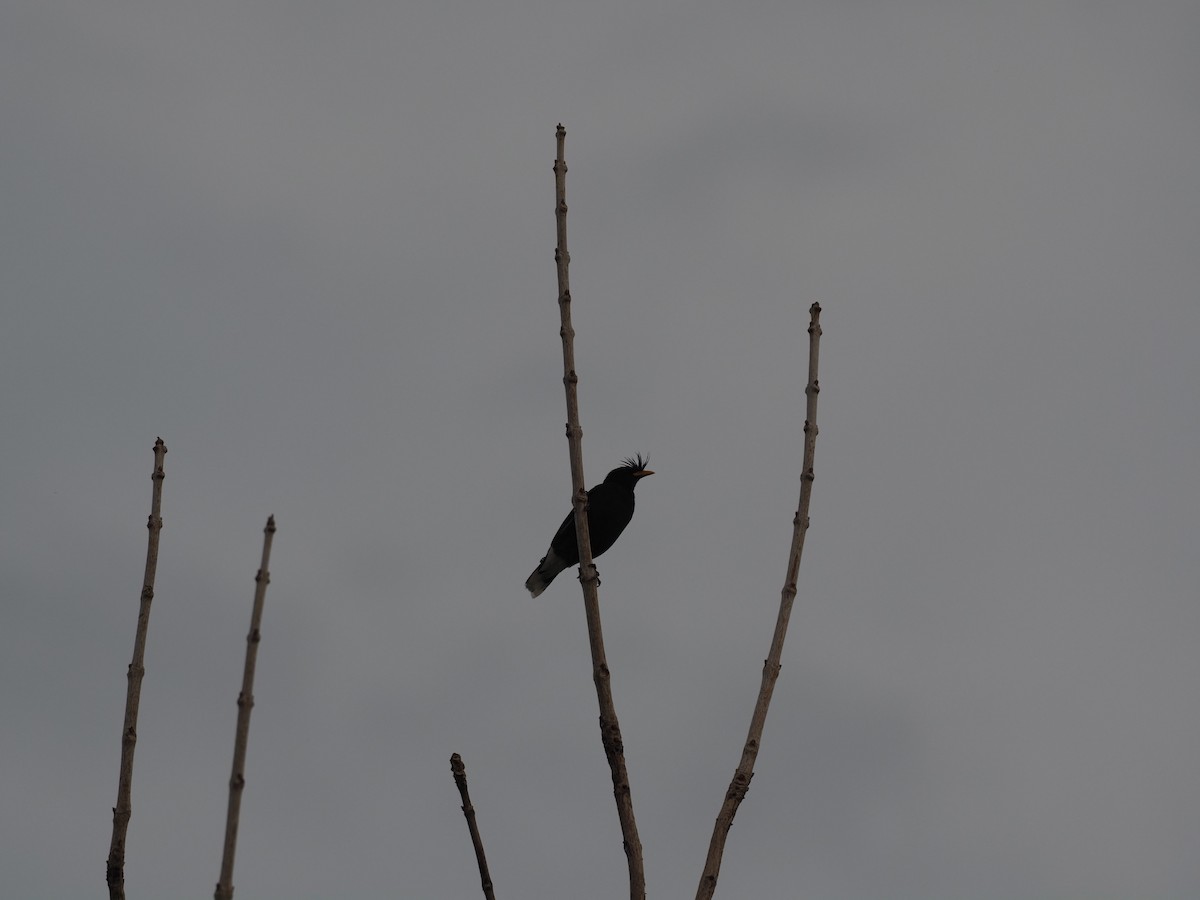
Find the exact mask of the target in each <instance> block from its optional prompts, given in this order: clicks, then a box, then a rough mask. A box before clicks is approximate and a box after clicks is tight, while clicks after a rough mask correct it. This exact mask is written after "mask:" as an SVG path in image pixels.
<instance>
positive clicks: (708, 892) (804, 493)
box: [696, 303, 821, 900]
mask: <svg viewBox="0 0 1200 900" xmlns="http://www.w3.org/2000/svg"><path fill="white" fill-rule="evenodd" d="M809 315H810V316H811V320H810V322H809V326H808V387H806V388H805V390H804V393H805V394H807V395H808V408H807V410H806V412H805V420H804V470H803V472H802V473H801V475H800V505H799V507H798V508H797V510H796V516H795V518H794V519H793V520H792V549H791V553H790V555H789V556H788V568H787V578H786V580H785V581H784V583H783V593H782V596H781V597H780V600H779V616H778V617H777V618H776V620H775V634H774V635H773V636H772V638H771V650H770V652H769V653H768V654H767V659H766V661H765V662H764V663H763V674H762V687H761V688H759V691H758V701H757V702H756V703H755V704H754V715H753V716H752V717H751V719H750V733H749V734H748V735H747V736H746V744H745V746H743V747H742V758H741V761H740V762H739V763H738V767H737V770H736V771H735V772H734V774H733V780H732V781H731V782H730V783H729V789H728V790H727V791H726V792H725V801H724V802H723V803H722V804H721V811H720V812H719V813H718V814H717V821H716V824H715V825H714V826H713V834H712V840H711V841H710V842H709V845H708V858H707V859H706V860H705V861H704V874H703V875H702V876H701V877H700V887H699V888H698V889H697V891H696V898H697V900H709V898H711V897H712V896H713V893H714V892H715V891H716V889H717V875H718V874H719V873H720V871H721V856H722V854H724V852H725V839H726V838H727V837H728V835H729V828H730V826H732V825H733V817H734V815H736V814H737V810H738V806H740V805H741V802H742V800H744V799H745V797H746V792H747V791H748V790H749V789H750V779H751V778H753V777H754V762H755V760H756V759H758V749H759V746H760V745H761V743H762V733H763V726H764V725H765V724H766V721H767V708H768V707H769V706H770V705H771V695H772V694H773V693H774V691H775V680H776V679H777V678H778V677H779V668H780V663H779V660H780V657H781V656H782V655H783V640H784V638H785V637H786V636H787V627H788V620H789V619H790V618H791V615H792V601H794V600H795V599H796V574H797V572H798V570H799V568H800V556H801V554H803V552H804V536H805V534H806V533H807V532H808V503H809V500H810V499H811V497H812V483H813V457H814V456H815V454H816V447H817V394H818V393H819V392H820V390H821V387H820V382H819V381H818V380H817V360H818V357H819V352H818V351H819V350H820V346H821V305H820V304H819V303H814V304H813V305H812V306H811V307H810V308H809Z"/></svg>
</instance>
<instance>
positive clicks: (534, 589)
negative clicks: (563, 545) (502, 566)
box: [525, 550, 567, 597]
mask: <svg viewBox="0 0 1200 900" xmlns="http://www.w3.org/2000/svg"><path fill="white" fill-rule="evenodd" d="M566 567H567V563H566V560H564V559H561V558H560V557H559V556H558V554H557V553H555V552H554V551H553V550H547V551H546V555H545V556H543V557H542V561H541V562H540V563H538V567H537V568H536V569H534V570H533V574H532V575H530V576H529V577H528V578H527V579H526V580H525V590H527V591H529V593H530V594H531V595H533V596H534V597H536V596H538V595H539V594H541V592H542V591H544V590H545V589H546V587H547V586H548V585H549V584H550V582H552V581H553V580H554V578H555V576H557V575H558V573H559V572H561V571H562V570H563V569H565V568H566Z"/></svg>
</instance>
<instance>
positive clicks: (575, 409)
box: [554, 125, 646, 900]
mask: <svg viewBox="0 0 1200 900" xmlns="http://www.w3.org/2000/svg"><path fill="white" fill-rule="evenodd" d="M566 138H567V130H566V129H565V128H563V127H562V125H559V126H558V158H557V159H556V160H555V163H554V186H555V195H556V203H555V217H556V219H557V222H558V247H557V248H556V249H555V252H554V259H555V261H556V262H557V264H558V308H559V313H560V315H561V318H562V327H561V329H560V331H559V333H560V334H561V335H562V345H563V386H564V387H565V388H566V393H567V441H568V444H569V446H570V452H571V490H572V500H571V502H572V505H573V507H574V510H575V533H576V535H577V536H578V538H579V580H580V582H581V583H582V584H583V604H584V610H585V613H586V616H587V626H588V640H589V643H590V644H591V650H592V680H593V681H594V682H595V683H596V698H597V699H598V701H599V703H600V739H601V741H602V742H603V744H604V755H605V756H606V757H607V759H608V766H609V769H610V770H611V771H612V782H613V796H614V797H615V798H616V801H617V817H618V818H619V819H620V820H621V836H622V838H623V841H624V846H625V857H626V860H627V862H628V863H629V896H630V898H631V900H644V898H645V896H646V874H645V871H644V869H643V864H642V841H641V838H639V837H638V830H637V821H636V820H635V819H634V817H633V799H632V797H631V796H630V791H629V773H628V772H627V771H626V769H625V747H624V744H623V743H622V741H621V726H620V725H619V724H618V722H617V711H616V709H615V707H614V706H613V698H612V686H611V684H610V678H609V671H608V661H607V659H606V658H605V654H604V633H603V631H602V630H601V627H600V596H599V592H598V591H597V586H598V585H599V583H600V579H599V577H598V575H597V573H596V565H595V563H594V562H593V561H592V545H591V535H590V534H589V532H588V521H587V514H586V512H585V510H586V508H587V490H586V489H585V487H584V481H583V429H582V428H581V427H580V426H579V399H578V396H577V393H576V385H577V383H578V381H579V376H578V375H577V374H576V373H575V344H574V341H575V329H574V328H573V327H572V326H571V287H570V281H569V279H568V277H567V273H568V268H569V267H570V264H571V254H570V253H569V252H567V187H566V185H567V163H566V159H565V158H564V156H563V148H564V145H565V143H566Z"/></svg>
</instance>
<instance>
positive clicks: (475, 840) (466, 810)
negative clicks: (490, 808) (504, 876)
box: [450, 753, 496, 900]
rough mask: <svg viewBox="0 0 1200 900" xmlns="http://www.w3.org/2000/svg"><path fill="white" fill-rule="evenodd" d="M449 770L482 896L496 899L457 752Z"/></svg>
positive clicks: (488, 899) (489, 899)
mask: <svg viewBox="0 0 1200 900" xmlns="http://www.w3.org/2000/svg"><path fill="white" fill-rule="evenodd" d="M450 771H451V772H452V773H453V774H454V783H455V784H456V785H458V793H459V796H461V797H462V804H463V805H462V811H463V815H464V816H466V817H467V829H468V830H469V831H470V832H471V843H472V844H474V845H475V860H476V862H478V863H479V877H480V879H481V880H482V882H483V896H484V897H486V898H487V900H496V894H495V892H494V891H493V890H492V875H491V873H490V872H489V871H488V864H487V856H485V855H484V852H483V838H481V837H480V836H479V826H478V825H477V824H476V823H475V807H474V806H473V805H472V804H471V795H470V794H469V793H468V792H467V767H466V766H465V765H463V761H462V757H461V756H459V755H458V754H457V753H452V754H450Z"/></svg>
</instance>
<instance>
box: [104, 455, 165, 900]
mask: <svg viewBox="0 0 1200 900" xmlns="http://www.w3.org/2000/svg"><path fill="white" fill-rule="evenodd" d="M166 455H167V445H166V444H164V443H163V439H162V438H159V439H158V440H156V441H155V442H154V473H153V474H152V475H151V476H150V478H151V480H152V481H153V482H154V488H153V491H152V495H151V500H150V518H149V519H148V520H147V522H146V528H147V529H149V532H150V536H149V538H148V540H147V543H146V571H145V574H144V576H143V577H142V595H141V604H140V606H139V608H138V620H137V632H136V633H135V635H134V639H133V661H132V662H130V664H129V669H128V671H127V673H126V679H127V687H126V693H125V724H124V726H123V728H122V729H121V773H120V776H119V778H118V781H117V805H116V806H114V807H113V829H112V842H111V843H110V844H109V848H108V875H107V878H108V896H109V898H110V900H125V835H126V833H127V832H128V831H129V819H130V817H131V816H132V815H133V805H132V803H131V800H130V791H131V788H132V785H133V751H134V749H135V748H136V746H137V721H138V705H139V704H140V702H141V697H142V678H143V676H145V674H146V667H145V665H144V661H145V658H146V632H147V630H148V629H149V627H150V604H151V602H153V600H154V576H155V573H156V572H157V571H158V536H159V533H160V532H161V531H162V524H163V523H162V486H163V479H164V478H166V477H167V476H166V474H165V473H164V471H163V459H164V457H166Z"/></svg>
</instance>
